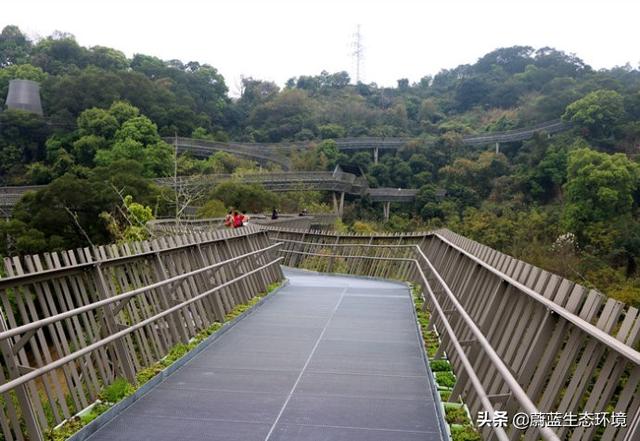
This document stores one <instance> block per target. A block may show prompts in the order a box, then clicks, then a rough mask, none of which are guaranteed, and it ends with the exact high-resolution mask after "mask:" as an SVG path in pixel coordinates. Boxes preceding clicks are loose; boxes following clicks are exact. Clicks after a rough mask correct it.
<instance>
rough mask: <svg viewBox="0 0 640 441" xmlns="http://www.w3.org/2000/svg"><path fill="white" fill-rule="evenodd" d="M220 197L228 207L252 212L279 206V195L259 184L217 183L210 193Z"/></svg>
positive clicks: (212, 197) (212, 195) (211, 197)
mask: <svg viewBox="0 0 640 441" xmlns="http://www.w3.org/2000/svg"><path fill="white" fill-rule="evenodd" d="M209 197H210V199H218V200H220V201H222V202H223V203H224V205H225V206H227V207H233V208H235V209H237V210H241V211H246V212H250V213H260V212H263V211H266V210H271V208H272V207H275V206H277V205H278V204H277V203H278V198H277V196H276V195H275V194H274V193H272V192H270V191H267V190H265V189H264V187H262V186H261V185H257V184H242V183H240V182H236V181H229V182H223V183H221V184H218V185H216V187H215V188H214V189H213V191H212V192H211V193H210V195H209Z"/></svg>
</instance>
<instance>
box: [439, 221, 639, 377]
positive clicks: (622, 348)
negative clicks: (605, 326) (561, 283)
mask: <svg viewBox="0 0 640 441" xmlns="http://www.w3.org/2000/svg"><path fill="white" fill-rule="evenodd" d="M433 235H434V236H436V237H438V239H440V240H441V241H443V242H444V243H446V244H447V245H449V246H450V247H452V248H454V249H455V250H457V251H459V252H460V253H463V254H464V255H466V256H467V257H468V258H470V259H471V260H473V261H474V262H476V263H477V264H479V265H482V266H483V267H484V268H486V269H487V270H489V271H490V272H491V273H493V274H494V275H496V276H498V277H499V278H501V279H502V280H504V281H505V282H507V283H509V284H510V285H512V286H514V287H516V288H517V289H518V290H519V291H522V292H523V293H525V294H526V295H528V296H529V297H531V298H532V299H534V300H536V301H537V302H538V303H541V304H543V305H544V306H546V307H547V308H548V309H549V310H551V311H553V312H554V313H556V314H558V315H559V316H561V317H562V318H564V319H565V320H567V321H569V322H570V323H572V324H573V325H575V326H576V327H578V328H579V329H581V330H582V331H584V332H586V333H587V334H589V335H591V336H592V337H594V338H596V339H597V340H599V341H600V342H601V343H604V344H605V345H606V346H607V347H608V348H609V349H612V350H614V351H616V352H617V353H618V354H620V355H622V356H623V357H625V358H626V359H627V360H629V361H631V362H632V363H635V364H636V365H640V352H638V351H636V350H635V349H633V348H631V347H629V346H627V345H625V344H624V343H622V342H621V341H619V340H617V339H616V338H614V337H612V336H610V335H609V334H607V333H606V332H604V331H602V330H601V329H599V328H597V327H596V326H594V325H592V324H591V323H589V322H588V321H586V320H584V319H582V318H581V317H579V316H577V315H575V314H572V313H571V312H569V311H567V310H566V309H565V308H563V307H562V306H560V305H558V304H557V303H555V302H553V301H552V300H549V299H547V298H546V297H544V296H542V295H540V294H538V293H537V292H535V291H534V290H532V289H531V288H529V287H527V286H525V285H523V284H522V283H520V282H518V281H517V280H515V279H514V278H512V277H510V276H508V275H506V274H504V273H503V272H501V271H499V270H498V269H496V268H494V267H492V266H491V265H489V264H488V263H486V262H484V261H483V260H481V259H479V258H477V257H476V256H474V255H473V254H471V253H469V252H468V251H466V250H465V249H463V248H460V247H459V246H457V245H455V244H453V243H452V242H450V241H449V240H448V239H446V238H445V237H443V236H442V235H440V234H438V233H433Z"/></svg>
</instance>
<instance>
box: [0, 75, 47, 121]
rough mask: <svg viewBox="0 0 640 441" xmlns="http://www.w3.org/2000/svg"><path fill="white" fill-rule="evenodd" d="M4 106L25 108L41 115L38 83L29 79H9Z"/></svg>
mask: <svg viewBox="0 0 640 441" xmlns="http://www.w3.org/2000/svg"><path fill="white" fill-rule="evenodd" d="M5 104H6V106H7V108H8V109H12V110H25V111H27V112H31V113H36V114H38V115H42V103H41V102H40V84H38V83H37V82H35V81H31V80H11V81H9V93H8V94H7V101H6V103H5Z"/></svg>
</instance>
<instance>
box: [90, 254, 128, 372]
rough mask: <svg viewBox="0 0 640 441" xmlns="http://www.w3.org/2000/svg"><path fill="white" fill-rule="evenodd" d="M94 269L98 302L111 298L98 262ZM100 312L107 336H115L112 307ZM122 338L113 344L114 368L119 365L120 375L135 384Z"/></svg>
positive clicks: (116, 324) (115, 323)
mask: <svg viewBox="0 0 640 441" xmlns="http://www.w3.org/2000/svg"><path fill="white" fill-rule="evenodd" d="M94 268H95V272H96V277H97V282H98V283H97V285H98V297H99V298H100V300H104V299H107V298H109V297H111V296H110V295H109V288H108V287H107V282H106V280H105V278H104V273H103V271H102V267H101V264H100V262H97V263H96V264H95V266H94ZM102 311H103V313H104V324H105V327H106V330H107V334H108V335H112V334H115V333H116V332H117V331H118V323H117V322H116V320H115V317H114V315H113V307H112V306H111V305H105V306H104V307H103V308H102ZM124 338H126V337H123V338H119V339H117V340H116V341H114V342H113V345H114V347H115V351H116V356H117V357H118V363H116V366H118V365H119V368H120V370H121V373H122V375H124V377H125V379H126V380H127V381H129V382H130V383H131V384H136V371H135V368H134V366H133V361H132V360H131V356H130V354H129V352H128V351H127V347H126V345H125V342H124Z"/></svg>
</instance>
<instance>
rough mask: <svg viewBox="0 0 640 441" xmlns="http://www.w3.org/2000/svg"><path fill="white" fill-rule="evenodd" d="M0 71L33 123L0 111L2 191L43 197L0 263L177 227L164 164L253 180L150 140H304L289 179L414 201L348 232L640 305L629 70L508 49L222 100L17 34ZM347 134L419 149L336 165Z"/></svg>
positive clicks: (634, 114) (229, 166)
mask: <svg viewBox="0 0 640 441" xmlns="http://www.w3.org/2000/svg"><path fill="white" fill-rule="evenodd" d="M479 55H480V54H479ZM629 56H630V57H631V56H633V54H629ZM0 68H1V69H0V100H4V98H5V97H6V95H7V89H8V84H9V80H10V79H13V78H22V79H31V80H35V81H38V82H39V83H40V84H41V96H42V103H43V108H44V112H45V116H44V118H43V117H39V116H37V115H32V114H27V113H24V112H20V111H9V110H4V111H3V112H1V113H0V183H1V185H28V184H49V186H48V188H47V189H45V190H43V191H40V192H37V193H31V194H28V195H26V196H25V198H24V199H23V201H22V202H21V203H20V204H19V205H18V206H17V207H16V209H15V210H14V215H13V218H12V219H11V220H10V221H8V222H3V223H1V224H0V225H1V227H0V233H2V234H0V242H1V243H0V254H5V255H6V254H13V253H28V252H41V251H46V250H52V249H61V248H68V247H76V246H86V245H87V244H88V242H91V243H96V244H97V243H105V242H108V241H112V240H127V239H131V238H137V237H139V236H140V235H144V232H143V231H141V230H139V229H136V228H133V229H132V228H131V227H133V226H135V225H134V224H135V221H136V219H137V218H138V217H139V216H141V215H140V213H141V212H144V213H145V214H144V215H142V217H145V218H146V217H150V216H152V215H154V216H159V215H170V214H172V213H174V211H173V210H174V208H173V206H172V204H173V203H174V197H173V196H172V195H170V194H167V191H166V190H161V189H159V188H158V187H156V186H155V185H152V184H151V183H150V182H149V181H148V180H146V179H145V178H151V177H162V176H172V175H173V174H174V170H175V166H176V165H177V171H178V174H180V175H184V174H196V173H233V172H236V173H238V172H239V173H242V172H246V171H247V170H257V169H258V167H257V164H255V163H253V162H251V161H247V160H241V159H238V158H235V157H232V156H230V155H228V154H222V153H218V154H216V155H214V156H213V157H211V158H210V159H208V160H197V159H194V158H190V157H188V156H184V155H181V156H180V157H178V160H177V164H176V163H175V160H174V151H173V148H172V146H170V145H168V144H166V143H165V142H164V141H163V140H162V137H165V136H174V135H179V136H185V137H195V138H206V139H212V140H219V141H226V140H237V141H250V142H279V141H294V142H295V141H302V140H315V141H317V142H316V144H315V147H312V148H310V149H307V150H304V151H300V152H299V153H297V154H295V155H294V157H293V158H292V161H293V164H294V167H295V168H296V169H300V170H316V169H331V168H332V167H333V166H335V164H338V163H340V164H351V165H357V166H359V167H361V168H362V170H363V171H364V172H365V174H366V176H367V178H368V180H369V183H370V185H371V186H373V187H375V186H380V187H402V188H418V189H419V193H418V197H417V199H416V202H415V203H414V204H405V205H400V204H399V205H398V206H394V207H392V213H393V214H392V216H391V219H390V221H389V222H387V223H382V222H380V221H379V219H380V217H381V210H380V209H379V207H374V205H373V204H372V203H371V202H370V201H367V200H366V199H364V200H361V199H357V200H352V201H348V204H347V209H346V211H345V218H344V222H345V224H346V225H347V227H348V228H352V229H357V230H361V231H364V230H371V229H387V230H408V229H427V228H432V227H440V226H447V227H449V228H451V229H453V230H455V231H457V232H459V233H461V234H463V235H466V236H468V237H471V238H473V239H476V240H478V241H480V242H483V243H485V244H487V245H489V246H492V247H495V248H498V249H500V250H502V251H505V252H507V253H510V254H512V255H514V256H516V257H519V258H521V259H524V260H527V261H529V262H531V263H534V264H537V265H539V266H542V267H544V268H547V269H550V270H552V271H554V272H557V273H559V274H561V275H563V276H566V277H569V278H572V279H573V280H576V281H579V282H580V283H582V284H585V285H588V286H594V287H597V288H599V289H601V290H603V291H604V292H606V293H607V294H609V295H612V296H615V297H618V298H620V299H623V300H624V301H626V302H630V303H635V304H636V305H640V275H639V274H638V268H637V259H638V258H639V257H640V222H639V220H638V203H639V202H640V166H639V165H638V163H637V156H638V152H639V148H640V71H639V70H638V68H633V67H631V66H628V65H627V66H622V67H615V68H612V69H606V70H594V69H593V68H591V67H590V66H589V65H588V64H587V62H586V61H583V60H581V59H579V58H577V57H575V56H573V55H571V54H567V53H564V52H562V51H560V50H557V49H553V48H539V49H535V48H531V47H527V46H514V47H509V48H500V49H497V50H495V51H493V52H490V53H488V54H486V55H484V56H482V57H480V58H479V59H478V60H477V61H476V62H475V63H473V64H466V65H461V66H458V67H455V68H452V69H444V70H442V71H440V72H439V73H437V74H436V75H435V76H433V77H432V76H425V77H423V78H422V79H421V80H420V81H418V82H416V83H410V82H409V81H408V80H407V79H398V82H397V86H396V87H379V86H377V85H376V84H374V83H371V84H362V83H359V84H353V81H352V80H351V78H350V77H349V75H348V74H347V73H346V72H337V73H327V72H321V73H320V74H319V75H316V76H304V75H303V76H297V77H292V78H291V79H290V80H289V81H287V83H286V85H285V86H284V87H282V88H281V87H279V86H278V85H276V84H274V83H271V82H268V81H262V80H259V79H256V78H245V79H244V80H243V81H242V90H241V91H240V92H241V94H240V96H239V97H238V98H233V99H232V98H230V95H229V90H228V86H227V84H226V83H225V79H224V78H223V77H222V76H221V75H220V74H219V73H218V71H217V70H216V69H215V67H212V66H210V65H207V64H200V63H198V62H196V61H189V62H183V61H180V60H160V59H158V58H156V57H154V56H151V55H144V54H136V55H134V56H133V58H130V59H129V58H127V57H126V56H125V55H124V54H123V53H122V52H120V51H118V50H117V49H112V48H107V47H101V46H94V47H91V48H85V47H82V46H80V45H79V44H78V43H77V42H76V41H75V39H74V38H73V36H71V35H68V34H64V33H56V34H54V35H52V36H50V37H47V38H44V39H42V40H40V41H37V42H33V41H30V40H29V39H28V38H27V37H26V36H25V35H24V34H23V33H22V32H21V31H20V30H19V29H18V28H16V27H14V26H7V27H5V28H4V29H3V30H2V33H1V34H0ZM292 74H294V73H292ZM2 104H3V103H2ZM2 108H4V106H2ZM556 118H563V119H564V120H565V121H568V122H572V123H573V128H572V129H571V130H570V131H567V132H564V133H562V134H557V135H553V136H552V137H547V136H546V135H544V134H541V135H540V136H536V137H534V138H533V139H530V140H528V141H524V142H514V143H509V144H504V145H501V151H500V153H495V151H494V147H493V146H481V147H469V146H464V145H463V143H462V136H463V135H466V134H472V133H483V132H493V131H501V130H507V129H512V128H520V127H527V126H531V125H534V124H536V123H539V122H542V121H547V120H552V119H556ZM344 136H354V137H357V136H386V137H389V136H411V137H415V138H418V140H416V142H414V143H412V144H411V145H409V146H407V147H405V148H404V149H402V150H400V151H398V152H397V153H385V154H383V155H381V157H380V162H379V163H378V164H374V163H373V158H372V156H371V154H370V153H369V152H358V153H355V154H352V155H346V154H344V153H339V152H338V151H337V150H336V148H335V144H334V143H333V142H332V141H331V139H332V138H337V137H344ZM438 189H444V190H446V196H444V197H438V196H437V190H438ZM243 192H244V193H243ZM127 195H130V196H132V199H131V198H126V196H127ZM327 197H328V195H322V194H319V193H318V194H306V195H289V196H278V195H273V194H268V193H267V192H265V191H264V190H263V189H260V188H256V187H252V186H247V187H246V188H244V187H241V186H236V187H233V188H227V189H226V190H224V189H223V190H220V189H218V190H217V191H216V190H214V191H213V192H212V193H211V194H209V195H206V196H204V197H203V198H201V200H199V201H197V202H198V203H197V205H202V206H205V207H209V208H211V210H209V211H207V210H202V211H201V213H203V215H205V214H213V213H218V212H219V211H220V210H223V209H224V206H225V205H226V206H229V205H232V204H233V205H237V203H238V201H239V200H240V201H242V200H249V199H250V200H257V201H260V203H257V204H254V205H252V206H251V207H250V208H251V209H255V210H265V209H266V210H268V209H270V208H271V206H272V205H280V207H285V208H291V209H298V208H300V207H301V206H303V205H304V206H312V205H313V206H314V207H321V206H322V204H323V203H325V202H327V201H328V199H327ZM132 200H133V201H135V202H132ZM145 207H148V208H149V210H147V209H146V208H145ZM247 208H248V207H247ZM140 210H142V211H140ZM145 210H146V211H145ZM136 213H137V214H136ZM132 218H133V219H134V222H133V223H132ZM363 220H364V221H365V222H363Z"/></svg>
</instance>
